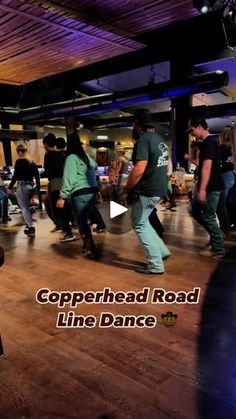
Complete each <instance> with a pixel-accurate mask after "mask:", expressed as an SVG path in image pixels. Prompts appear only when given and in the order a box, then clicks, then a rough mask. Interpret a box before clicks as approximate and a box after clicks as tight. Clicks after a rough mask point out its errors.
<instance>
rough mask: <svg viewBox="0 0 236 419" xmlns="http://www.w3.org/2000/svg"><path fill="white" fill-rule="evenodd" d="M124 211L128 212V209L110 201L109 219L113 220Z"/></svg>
mask: <svg viewBox="0 0 236 419" xmlns="http://www.w3.org/2000/svg"><path fill="white" fill-rule="evenodd" d="M126 211H128V208H126V207H124V206H123V205H120V204H117V202H114V201H110V218H115V217H117V216H118V215H120V214H123V213H124V212H126Z"/></svg>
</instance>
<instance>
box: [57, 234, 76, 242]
mask: <svg viewBox="0 0 236 419" xmlns="http://www.w3.org/2000/svg"><path fill="white" fill-rule="evenodd" d="M74 240H76V237H75V236H73V235H72V234H65V235H64V236H62V237H61V238H60V242H73V241H74Z"/></svg>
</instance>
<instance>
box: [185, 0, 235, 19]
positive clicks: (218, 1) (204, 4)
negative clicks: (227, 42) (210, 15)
mask: <svg viewBox="0 0 236 419" xmlns="http://www.w3.org/2000/svg"><path fill="white" fill-rule="evenodd" d="M193 7H195V9H197V10H199V12H200V13H202V14H205V13H207V12H209V11H216V12H220V13H221V14H222V16H223V17H227V16H228V15H230V16H235V14H236V0H193Z"/></svg>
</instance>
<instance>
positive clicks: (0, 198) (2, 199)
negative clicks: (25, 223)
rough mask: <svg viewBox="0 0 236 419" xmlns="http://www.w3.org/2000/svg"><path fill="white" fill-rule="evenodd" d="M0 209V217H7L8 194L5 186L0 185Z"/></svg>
mask: <svg viewBox="0 0 236 419" xmlns="http://www.w3.org/2000/svg"><path fill="white" fill-rule="evenodd" d="M0 204H1V206H0V209H1V217H2V218H3V219H7V218H8V195H7V193H6V190H5V187H4V186H0Z"/></svg>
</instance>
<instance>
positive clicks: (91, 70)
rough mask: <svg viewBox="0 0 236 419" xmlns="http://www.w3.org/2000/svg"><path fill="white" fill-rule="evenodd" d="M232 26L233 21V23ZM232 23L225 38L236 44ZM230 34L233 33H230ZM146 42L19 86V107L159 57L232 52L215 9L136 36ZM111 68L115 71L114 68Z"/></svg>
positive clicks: (70, 93)
mask: <svg viewBox="0 0 236 419" xmlns="http://www.w3.org/2000/svg"><path fill="white" fill-rule="evenodd" d="M235 26H236V25H235ZM234 29H235V28H234V25H233V26H232V24H231V23H230V24H229V23H226V31H227V36H228V41H229V42H230V44H231V45H236V34H234ZM230 34H233V35H232V36H230ZM135 39H137V41H141V42H143V43H145V44H146V45H147V46H146V47H144V48H142V49H140V50H138V51H135V52H130V53H126V54H123V55H120V56H117V57H113V58H111V59H107V60H103V61H100V62H98V63H95V64H91V65H88V66H84V67H81V68H79V69H75V70H71V71H67V72H64V73H59V74H56V75H54V76H50V77H46V78H43V79H40V80H36V81H34V82H31V83H28V84H27V85H25V86H24V89H23V90H22V102H21V106H22V107H30V106H34V105H35V106H37V105H43V104H45V103H52V102H55V101H62V100H68V99H72V98H74V97H75V90H79V89H80V87H79V86H80V84H81V83H83V82H86V81H90V80H94V79H98V78H101V77H105V76H108V75H112V74H114V73H115V74H117V73H120V72H124V71H129V70H133V69H136V68H140V67H144V66H147V65H152V64H157V63H159V62H163V61H176V60H178V61H179V60H181V61H182V62H183V65H184V62H188V63H189V62H191V63H192V64H193V65H194V64H201V63H203V62H208V61H213V60H216V59H223V58H225V57H230V56H232V51H230V50H229V49H227V40H226V37H225V32H224V28H223V26H222V20H221V16H220V15H219V14H218V13H214V12H213V13H208V14H206V15H200V16H195V17H193V18H190V19H187V20H185V21H181V22H177V23H175V24H172V25H168V26H166V27H163V28H159V29H157V30H154V31H150V32H147V33H146V34H143V35H140V36H138V37H136V38H135ZM114 69H115V71H114Z"/></svg>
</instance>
